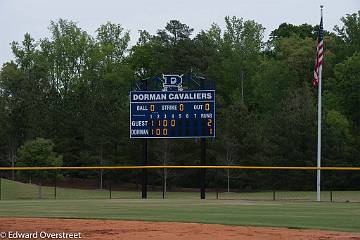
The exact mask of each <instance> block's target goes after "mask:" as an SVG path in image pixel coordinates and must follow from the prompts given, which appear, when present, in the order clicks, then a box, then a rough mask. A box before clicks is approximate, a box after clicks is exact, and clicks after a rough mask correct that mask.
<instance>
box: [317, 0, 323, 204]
mask: <svg viewBox="0 0 360 240" xmlns="http://www.w3.org/2000/svg"><path fill="white" fill-rule="evenodd" d="M320 8H321V19H322V17H323V5H321V6H320ZM321 78H322V64H321V65H320V67H319V87H318V90H319V92H318V137H317V167H318V168H320V167H321V89H322V79H321ZM316 175H317V176H316V178H317V182H316V200H317V201H318V202H320V201H321V196H320V193H321V188H320V187H321V172H320V169H318V170H317V174H316Z"/></svg>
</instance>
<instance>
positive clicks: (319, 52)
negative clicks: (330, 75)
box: [312, 16, 324, 87]
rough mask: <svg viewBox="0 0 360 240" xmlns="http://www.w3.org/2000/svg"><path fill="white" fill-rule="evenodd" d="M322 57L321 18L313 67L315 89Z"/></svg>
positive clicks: (322, 36)
mask: <svg viewBox="0 0 360 240" xmlns="http://www.w3.org/2000/svg"><path fill="white" fill-rule="evenodd" d="M323 57H324V29H323V19H322V16H321V20H320V28H319V34H318V39H317V50H316V59H315V66H314V79H313V81H312V84H313V86H314V87H317V86H318V85H319V71H320V66H321V65H322V64H323Z"/></svg>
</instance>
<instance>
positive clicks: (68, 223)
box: [0, 218, 360, 240]
mask: <svg viewBox="0 0 360 240" xmlns="http://www.w3.org/2000/svg"><path fill="white" fill-rule="evenodd" d="M16 231H17V232H18V234H20V233H32V234H35V233H36V234H37V236H38V238H39V239H40V234H42V236H50V235H45V234H51V233H62V232H65V233H73V234H75V235H73V237H74V236H81V239H105V240H106V239H123V240H135V239H136V240H143V239H156V240H169V239H170V240H183V239H184V240H185V239H186V240H188V239H192V240H197V239H198V240H213V239H215V240H225V239H241V240H255V239H256V240H260V239H261V240H264V239H270V240H279V239H292V240H295V239H302V240H303V239H322V240H323V239H341V240H344V239H352V240H355V239H357V240H360V234H359V233H346V232H331V231H317V230H298V229H286V228H263V227H240V226H224V225H219V224H196V223H173V222H141V221H114V220H80V219H47V218H0V237H4V234H7V236H5V237H9V234H13V235H12V236H14V234H16V233H15V232H16ZM77 233H80V235H76V234H77ZM1 234H2V236H1ZM18 236H19V235H18ZM53 236H54V235H53ZM59 236H60V235H58V236H57V238H58V239H59ZM64 236H65V235H63V237H64ZM68 236H69V235H68ZM5 239H9V238H5ZM48 239H49V238H48ZM68 239H70V238H69V237H68Z"/></svg>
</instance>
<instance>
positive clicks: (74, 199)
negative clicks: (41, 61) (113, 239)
mask: <svg viewBox="0 0 360 240" xmlns="http://www.w3.org/2000/svg"><path fill="white" fill-rule="evenodd" d="M277 194H286V195H288V194H290V193H286V192H280V193H277ZM293 194H295V193H293ZM296 194H297V197H298V198H299V199H300V200H301V199H303V198H308V195H309V194H311V195H310V196H311V197H312V194H314V193H310V192H297V193H296ZM346 194H348V196H346ZM346 194H345V193H343V194H342V195H345V198H348V197H354V196H357V197H358V195H357V194H359V193H358V192H346ZM43 195H44V197H45V198H47V199H40V200H36V198H37V186H36V185H30V184H24V183H18V182H13V181H9V180H4V179H3V180H2V200H1V201H0V216H3V217H4V216H19V217H20V216H21V217H54V218H88V219H122V220H146V221H179V222H199V223H219V224H227V225H252V226H274V227H289V228H313V229H328V230H339V231H355V232H360V203H346V202H343V203H329V202H321V203H317V202H301V201H271V199H272V197H271V196H272V193H271V192H269V193H264V192H263V193H242V194H240V193H236V194H235V193H226V194H223V195H226V197H224V198H226V199H232V200H224V199H219V200H216V199H215V196H216V195H215V193H209V194H208V195H207V200H199V199H198V198H199V193H196V192H186V193H184V192H177V193H168V195H167V199H160V198H161V193H159V192H156V193H155V192H150V193H149V197H150V198H152V199H147V200H146V199H145V200H142V199H139V198H140V193H138V192H113V193H112V195H113V197H114V198H122V199H108V198H109V192H108V191H105V190H79V189H71V188H58V189H57V197H58V199H53V197H54V188H52V187H44V188H43ZM239 196H241V197H243V198H245V199H247V198H248V199H253V200H257V201H248V200H241V199H240V198H239ZM265 197H266V198H265ZM268 197H269V201H260V199H264V198H265V199H267V198H268ZM30 198H33V200H29V199H30ZM59 198H60V199H59ZM345 198H344V199H345ZM14 199H16V200H14Z"/></svg>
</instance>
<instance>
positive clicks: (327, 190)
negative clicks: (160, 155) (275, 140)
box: [0, 166, 360, 202]
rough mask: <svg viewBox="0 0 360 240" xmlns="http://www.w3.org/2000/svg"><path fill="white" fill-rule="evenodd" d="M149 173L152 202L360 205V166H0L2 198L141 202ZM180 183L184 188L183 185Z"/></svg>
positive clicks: (149, 195)
mask: <svg viewBox="0 0 360 240" xmlns="http://www.w3.org/2000/svg"><path fill="white" fill-rule="evenodd" d="M143 169H147V175H148V188H147V189H148V198H150V199H161V198H166V199H199V198H200V193H199V185H200V174H199V171H200V170H201V169H206V199H214V200H215V199H220V200H249V201H253V200H258V201H316V170H321V179H322V181H321V182H322V186H321V189H322V191H321V200H322V201H326V202H360V167H321V168H317V167H273V166H271V167H266V166H94V167H0V177H1V178H0V179H1V180H0V199H1V200H18V199H105V198H109V199H140V198H141V197H142V194H141V193H142V173H143ZM179 183H181V184H179Z"/></svg>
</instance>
